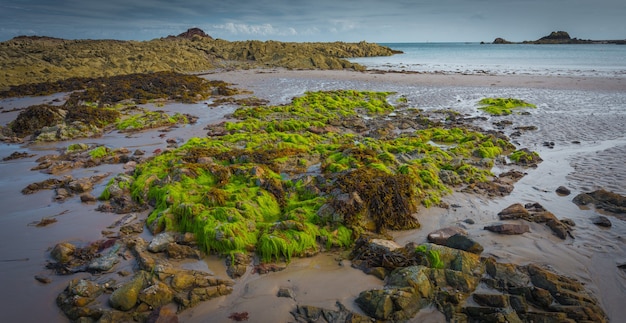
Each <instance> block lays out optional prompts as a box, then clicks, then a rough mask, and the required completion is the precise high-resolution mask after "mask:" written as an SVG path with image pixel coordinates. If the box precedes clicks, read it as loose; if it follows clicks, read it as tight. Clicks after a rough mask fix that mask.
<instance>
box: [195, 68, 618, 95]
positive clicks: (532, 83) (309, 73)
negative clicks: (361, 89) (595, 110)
mask: <svg viewBox="0 0 626 323" xmlns="http://www.w3.org/2000/svg"><path fill="white" fill-rule="evenodd" d="M198 75H200V76H202V77H205V78H208V79H220V80H223V81H227V82H232V83H235V84H239V83H242V84H245V83H248V82H259V81H264V80H267V79H270V78H306V79H313V80H316V79H317V80H329V79H330V80H341V81H357V82H374V83H384V84H392V85H413V86H436V87H505V88H508V87H511V88H538V89H554V90H583V91H608V92H612V91H617V92H620V91H626V78H611V77H591V76H568V75H563V76H550V75H522V74H520V75H495V74H462V73H450V74H444V73H420V72H396V71H379V70H368V71H363V72H358V71H350V70H288V69H281V68H273V69H269V70H267V69H250V70H234V71H217V72H204V73H199V74H198Z"/></svg>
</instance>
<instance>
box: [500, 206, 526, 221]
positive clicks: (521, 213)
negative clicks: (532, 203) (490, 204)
mask: <svg viewBox="0 0 626 323" xmlns="http://www.w3.org/2000/svg"><path fill="white" fill-rule="evenodd" d="M498 216H499V217H500V220H517V219H526V218H528V217H529V216H530V213H529V212H528V210H526V208H525V207H524V206H523V205H522V204H520V203H515V204H512V205H510V206H509V207H507V208H505V209H504V210H502V211H500V213H498Z"/></svg>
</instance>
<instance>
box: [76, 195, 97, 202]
mask: <svg viewBox="0 0 626 323" xmlns="http://www.w3.org/2000/svg"><path fill="white" fill-rule="evenodd" d="M80 201H81V202H83V203H94V202H96V201H98V199H97V198H96V197H95V196H93V195H91V194H89V193H83V194H81V195H80Z"/></svg>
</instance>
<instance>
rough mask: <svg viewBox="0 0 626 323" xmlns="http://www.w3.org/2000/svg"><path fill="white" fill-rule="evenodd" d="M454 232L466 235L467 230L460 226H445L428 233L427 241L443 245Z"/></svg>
mask: <svg viewBox="0 0 626 323" xmlns="http://www.w3.org/2000/svg"><path fill="white" fill-rule="evenodd" d="M455 234H461V235H465V236H466V235H467V231H465V230H464V229H463V228H461V227H447V228H443V229H439V230H435V231H433V232H431V233H429V234H428V241H429V242H432V243H435V244H438V245H445V244H446V241H447V240H448V239H449V238H450V237H452V236H453V235H455Z"/></svg>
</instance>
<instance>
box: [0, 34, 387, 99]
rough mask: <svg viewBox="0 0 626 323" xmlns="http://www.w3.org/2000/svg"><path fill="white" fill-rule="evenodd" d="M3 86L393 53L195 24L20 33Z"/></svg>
mask: <svg viewBox="0 0 626 323" xmlns="http://www.w3.org/2000/svg"><path fill="white" fill-rule="evenodd" d="M0 52H2V53H6V54H5V55H2V56H0V70H2V72H3V77H2V78H0V90H2V89H4V88H6V87H9V86H12V85H19V84H26V83H40V82H47V81H55V80H62V79H67V78H69V77H97V76H105V75H106V76H109V75H123V74H132V73H146V72H158V71H176V72H184V73H189V72H202V71H207V70H211V69H215V68H228V69H230V68H256V67H260V68H267V67H285V68H289V69H355V70H362V69H364V68H363V67H362V66H361V65H358V64H353V63H350V62H349V61H347V60H346V58H350V57H363V56H389V55H393V54H394V53H396V52H394V51H392V50H391V49H390V48H388V47H384V46H380V45H377V44H373V43H367V42H360V43H344V42H333V43H284V42H277V41H266V42H262V41H237V42H229V41H226V40H221V39H213V38H211V37H210V36H209V35H206V34H205V33H204V32H203V31H202V30H200V29H197V28H192V29H190V30H188V31H186V32H184V33H182V34H180V35H178V36H176V37H167V38H161V39H153V40H150V41H142V42H137V41H118V40H64V39H51V38H47V37H19V38H14V39H11V40H9V41H6V42H2V43H0Z"/></svg>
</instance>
